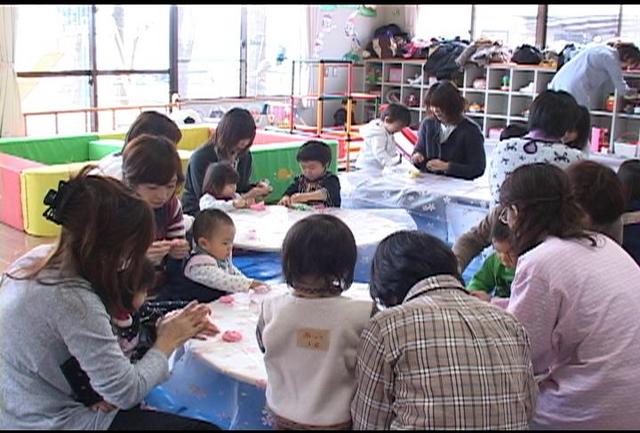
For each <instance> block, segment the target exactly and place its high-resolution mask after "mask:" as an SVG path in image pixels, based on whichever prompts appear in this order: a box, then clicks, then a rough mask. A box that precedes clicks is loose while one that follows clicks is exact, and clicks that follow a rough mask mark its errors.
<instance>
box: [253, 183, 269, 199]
mask: <svg viewBox="0 0 640 433" xmlns="http://www.w3.org/2000/svg"><path fill="white" fill-rule="evenodd" d="M253 191H254V192H255V194H254V196H264V195H268V194H269V193H270V192H271V191H273V188H271V186H269V185H267V184H266V183H264V182H258V184H257V185H256V186H255V187H254V188H253Z"/></svg>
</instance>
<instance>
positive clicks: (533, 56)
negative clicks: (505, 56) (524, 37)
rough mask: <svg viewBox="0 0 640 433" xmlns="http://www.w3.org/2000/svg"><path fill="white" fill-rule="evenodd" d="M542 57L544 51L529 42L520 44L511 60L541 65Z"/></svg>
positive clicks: (521, 63) (518, 62) (524, 63)
mask: <svg viewBox="0 0 640 433" xmlns="http://www.w3.org/2000/svg"><path fill="white" fill-rule="evenodd" d="M542 59H544V56H543V55H542V51H540V50H539V49H538V48H537V47H534V46H532V45H529V44H522V45H520V46H519V47H518V48H516V50H515V51H514V52H513V55H512V56H511V61H512V62H514V63H517V64H519V65H539V64H540V62H542Z"/></svg>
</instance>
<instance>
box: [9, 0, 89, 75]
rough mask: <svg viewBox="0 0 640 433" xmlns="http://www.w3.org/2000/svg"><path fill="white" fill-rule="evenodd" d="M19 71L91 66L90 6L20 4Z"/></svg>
mask: <svg viewBox="0 0 640 433" xmlns="http://www.w3.org/2000/svg"><path fill="white" fill-rule="evenodd" d="M18 8H19V9H18V14H17V16H18V18H17V22H16V29H17V30H16V38H15V43H16V47H15V48H16V51H15V61H16V71H18V72H23V71H29V72H42V71H71V70H78V69H89V68H90V66H91V63H90V60H89V19H90V15H91V7H90V6H49V5H37V6H32V5H29V6H26V5H21V6H18Z"/></svg>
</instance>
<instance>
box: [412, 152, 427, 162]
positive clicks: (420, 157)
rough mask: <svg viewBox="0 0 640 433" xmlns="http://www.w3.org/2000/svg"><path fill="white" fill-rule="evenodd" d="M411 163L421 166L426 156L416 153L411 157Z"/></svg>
mask: <svg viewBox="0 0 640 433" xmlns="http://www.w3.org/2000/svg"><path fill="white" fill-rule="evenodd" d="M411 162H413V163H414V164H421V163H422V162H424V155H423V154H421V153H420V152H416V153H414V154H413V155H411Z"/></svg>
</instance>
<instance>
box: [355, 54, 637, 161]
mask: <svg viewBox="0 0 640 433" xmlns="http://www.w3.org/2000/svg"><path fill="white" fill-rule="evenodd" d="M423 65H424V60H401V59H369V60H366V61H365V68H363V69H364V70H365V77H366V76H368V75H369V74H371V73H372V71H374V70H377V71H378V75H379V77H378V78H377V80H379V81H380V82H379V83H378V84H377V86H378V87H377V88H376V90H379V91H380V94H381V103H382V104H386V103H388V102H390V101H389V100H387V97H388V95H389V92H390V91H393V95H394V96H396V97H397V92H398V90H400V100H401V102H403V103H405V104H406V103H407V99H408V98H409V97H410V95H414V97H416V98H419V104H420V106H419V107H411V108H412V109H411V119H412V126H413V127H417V126H418V125H419V124H420V122H422V120H423V119H424V117H425V116H426V111H425V109H424V97H425V95H426V92H427V89H428V88H429V86H430V85H431V84H432V83H434V82H435V81H436V80H435V78H434V77H424V76H423V75H422V70H423ZM390 74H391V76H392V77H393V80H397V79H398V78H399V77H401V79H402V82H397V81H393V82H389V77H390ZM554 75H555V69H553V68H549V67H544V66H520V65H515V64H512V63H508V64H490V65H489V66H486V67H480V66H475V65H467V66H465V68H464V73H463V74H462V80H461V82H459V83H457V84H458V87H459V88H460V90H461V92H462V94H463V95H464V97H465V98H466V100H467V103H468V105H470V104H479V105H481V106H482V107H483V112H470V111H467V112H466V113H465V114H466V115H467V116H469V117H470V118H471V119H473V120H474V121H475V122H476V123H478V126H480V129H482V132H483V134H484V135H485V137H488V136H489V132H490V130H494V129H495V128H503V127H505V126H507V125H508V124H511V123H514V122H517V123H521V124H522V123H526V122H527V116H526V115H523V113H525V111H526V110H528V109H529V106H530V105H531V102H532V101H533V100H534V98H535V97H536V96H538V94H539V93H540V92H543V91H544V90H546V89H547V86H548V84H549V83H550V82H551V80H552V79H553V76H554ZM623 75H624V77H625V79H626V80H627V82H628V83H629V84H630V85H631V86H632V87H636V88H640V73H638V72H624V73H623ZM416 77H419V78H420V80H419V81H417V82H414V84H409V82H408V80H410V79H411V80H413V79H414V78H416ZM477 78H484V79H485V84H484V85H485V88H477V87H475V86H474V81H475V80H476V79H477ZM365 83H366V84H365V91H367V92H370V91H371V90H373V89H372V87H373V86H372V85H371V83H369V82H367V81H366V80H365ZM505 83H508V86H509V89H508V90H501V87H502V86H503V85H504V84H505ZM522 89H524V91H522ZM620 100H621V99H620V98H619V97H618V94H617V92H616V93H615V102H614V107H613V111H605V110H604V108H603V107H604V102H603V103H602V104H601V105H602V106H601V107H599V108H598V109H594V110H591V112H590V113H591V118H592V125H593V126H598V127H601V128H607V129H608V130H609V133H610V134H609V146H610V148H611V149H612V151H613V152H615V148H614V141H615V139H616V137H621V136H625V137H630V136H634V135H638V131H639V130H640V122H638V121H640V114H629V113H625V112H622V107H621V106H620ZM376 115H377V113H376Z"/></svg>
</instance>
